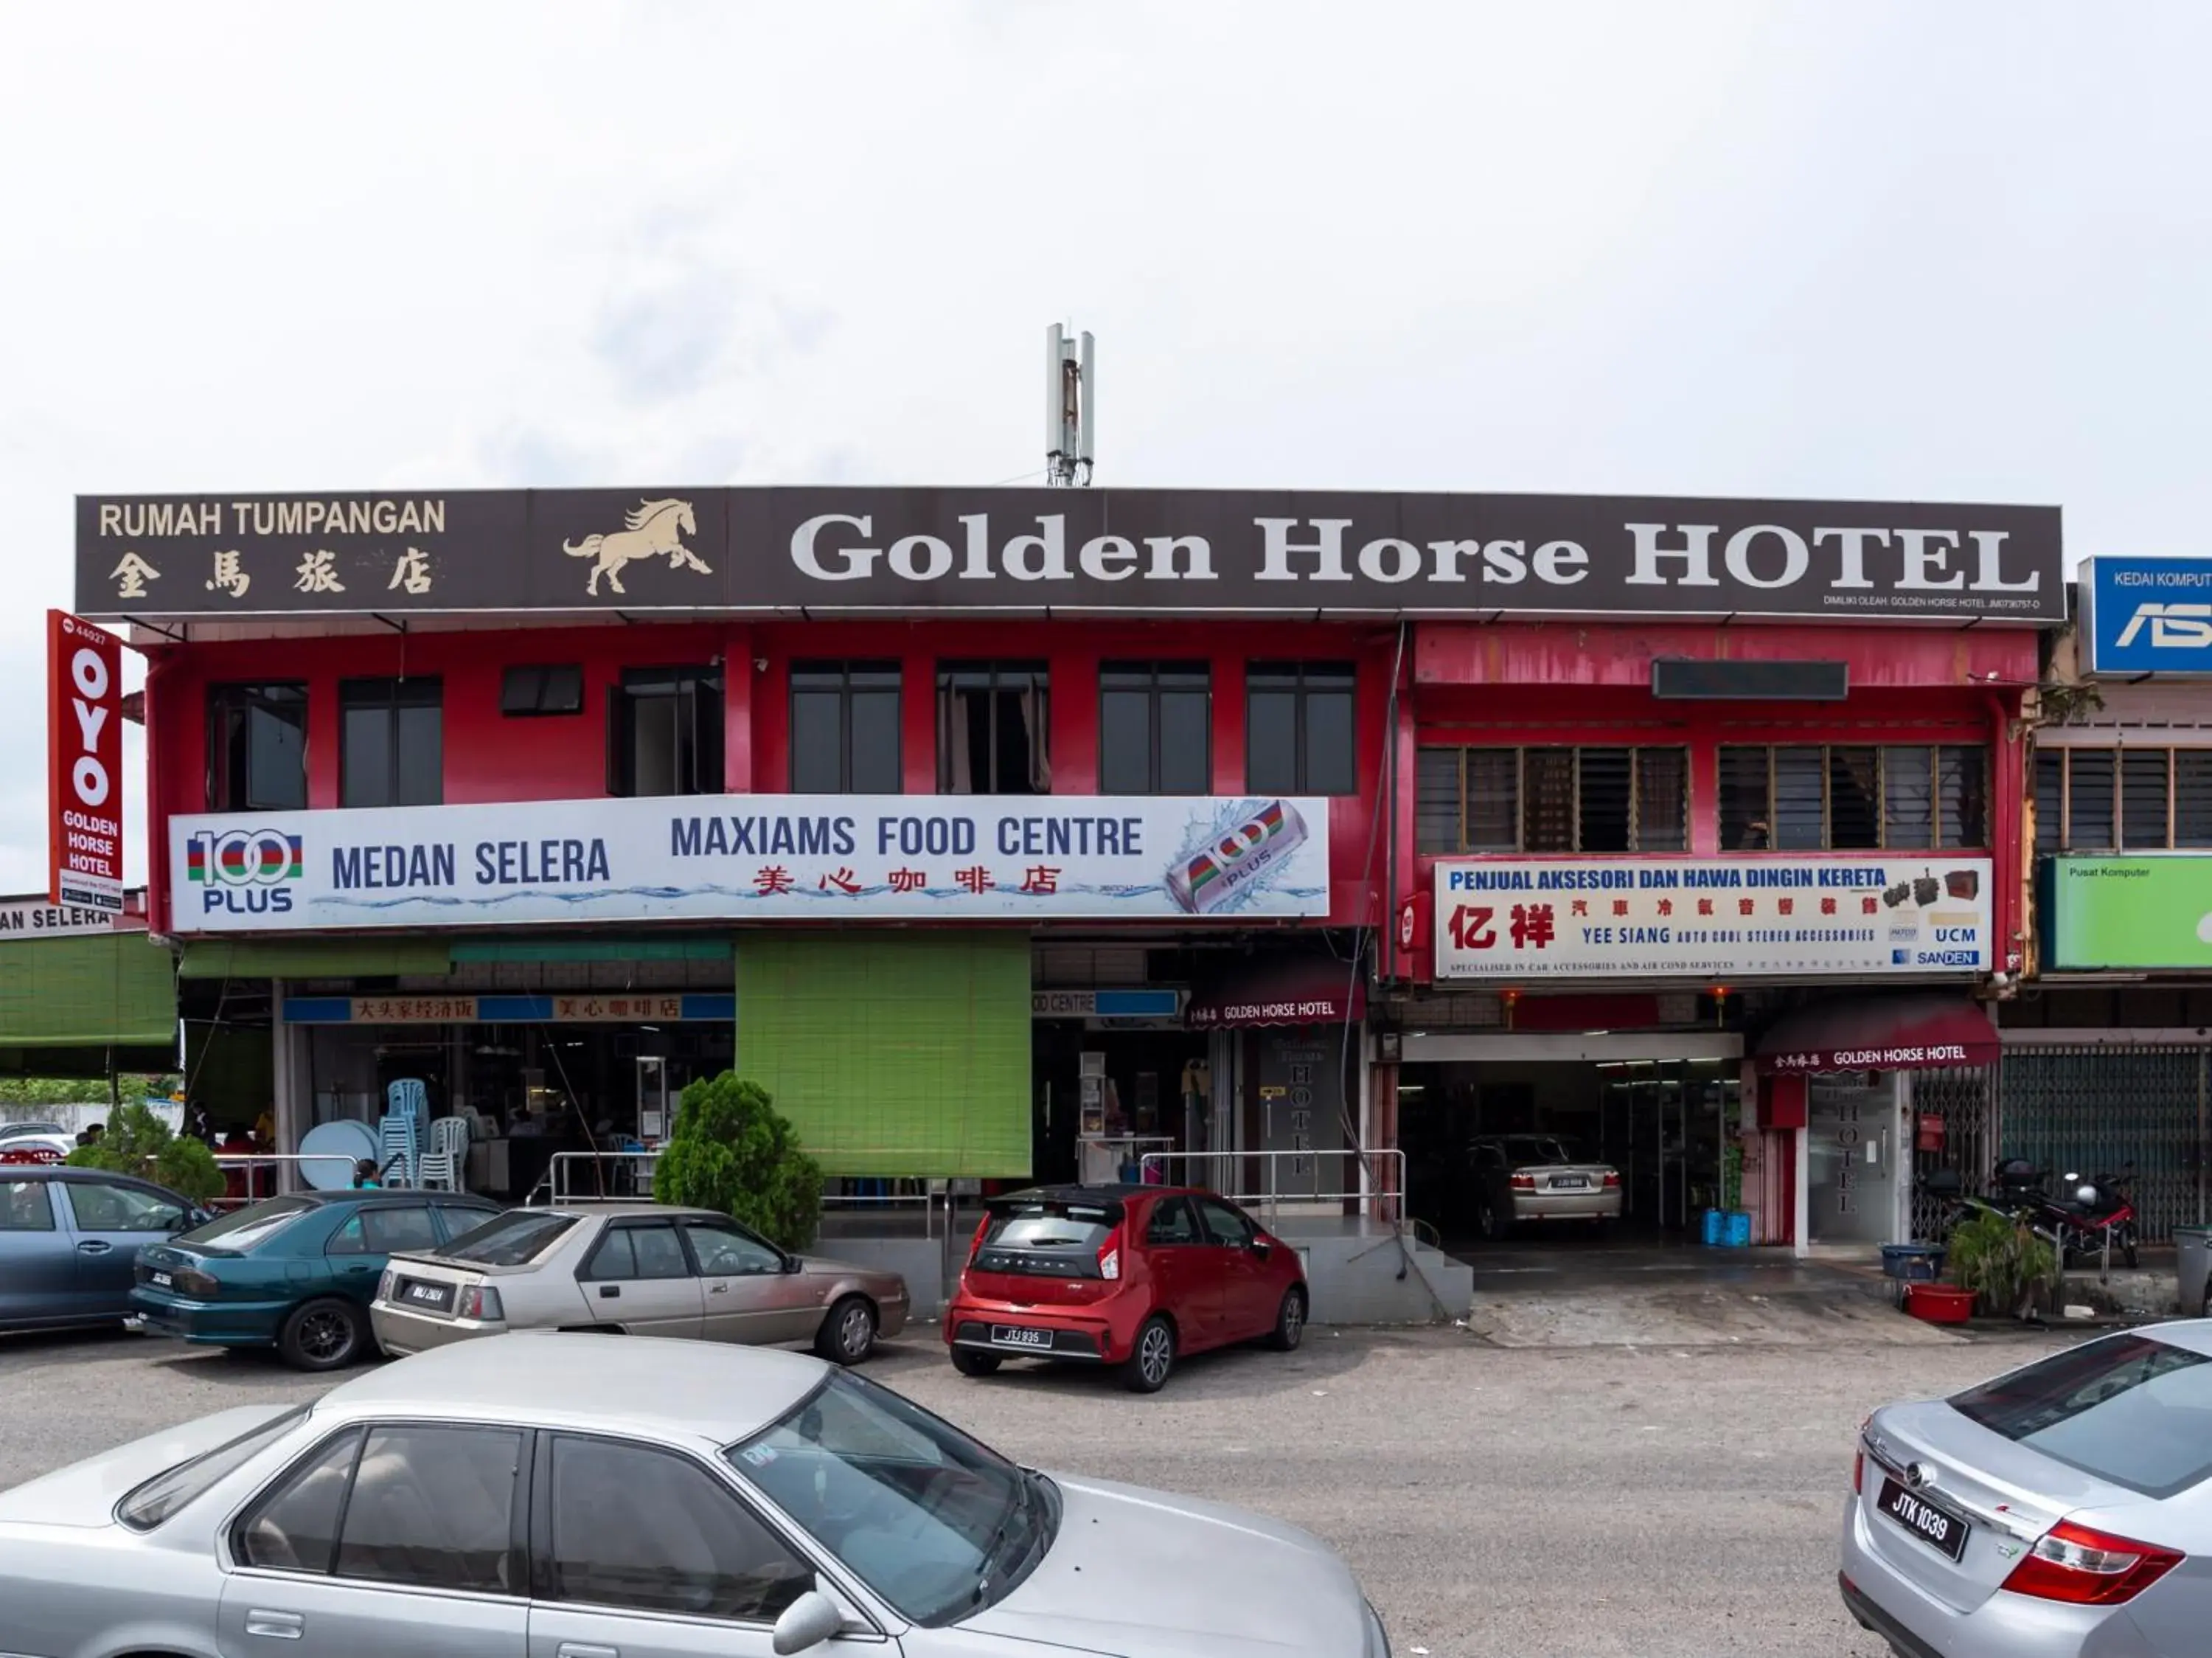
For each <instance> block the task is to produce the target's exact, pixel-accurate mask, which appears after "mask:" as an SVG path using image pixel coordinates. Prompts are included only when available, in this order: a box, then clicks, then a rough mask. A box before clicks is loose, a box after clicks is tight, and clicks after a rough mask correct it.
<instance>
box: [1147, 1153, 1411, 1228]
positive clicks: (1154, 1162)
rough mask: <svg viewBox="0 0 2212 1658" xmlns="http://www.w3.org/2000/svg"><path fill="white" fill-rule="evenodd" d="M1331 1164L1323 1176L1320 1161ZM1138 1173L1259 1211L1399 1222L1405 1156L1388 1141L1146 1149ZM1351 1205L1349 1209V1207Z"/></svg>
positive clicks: (1270, 1218)
mask: <svg viewBox="0 0 2212 1658" xmlns="http://www.w3.org/2000/svg"><path fill="white" fill-rule="evenodd" d="M1324 1163H1328V1164H1330V1165H1333V1166H1334V1167H1333V1168H1332V1171H1331V1172H1330V1173H1328V1174H1327V1175H1324V1174H1323V1173H1322V1165H1323V1164H1324ZM1139 1169H1140V1171H1141V1175H1142V1178H1143V1179H1145V1180H1146V1181H1147V1182H1152V1181H1154V1180H1157V1181H1158V1182H1160V1183H1162V1184H1165V1185H1173V1186H1201V1187H1203V1188H1205V1189H1206V1190H1207V1191H1209V1192H1218V1193H1219V1194H1220V1195H1221V1196H1222V1197H1225V1198H1228V1199H1229V1200H1230V1201H1231V1203H1234V1204H1243V1206H1244V1207H1245V1208H1246V1209H1249V1210H1254V1211H1255V1212H1257V1213H1260V1214H1262V1215H1264V1216H1266V1217H1267V1219H1268V1221H1269V1222H1270V1223H1272V1222H1273V1220H1274V1219H1275V1218H1276V1217H1277V1216H1279V1215H1281V1213H1282V1212H1283V1211H1284V1210H1285V1209H1289V1210H1292V1211H1293V1212H1296V1211H1297V1210H1308V1211H1310V1212H1316V1213H1328V1212H1330V1211H1332V1210H1334V1211H1335V1212H1339V1213H1346V1212H1352V1213H1357V1214H1358V1216H1361V1217H1362V1218H1363V1219H1366V1220H1370V1221H1379V1222H1383V1224H1385V1225H1388V1226H1392V1227H1397V1226H1401V1225H1403V1224H1404V1221H1403V1214H1404V1208H1405V1201H1406V1195H1405V1194H1406V1154H1405V1153H1404V1152H1402V1151H1401V1150H1399V1149H1397V1148H1396V1147H1395V1146H1355V1147H1347V1148H1346V1149H1342V1150H1339V1151H1304V1150H1292V1151H1148V1152H1146V1154H1145V1155H1144V1157H1143V1158H1142V1160H1141V1161H1140V1162H1139ZM1353 1204H1357V1205H1358V1208H1357V1210H1352V1209H1351V1208H1350V1206H1351V1205H1353Z"/></svg>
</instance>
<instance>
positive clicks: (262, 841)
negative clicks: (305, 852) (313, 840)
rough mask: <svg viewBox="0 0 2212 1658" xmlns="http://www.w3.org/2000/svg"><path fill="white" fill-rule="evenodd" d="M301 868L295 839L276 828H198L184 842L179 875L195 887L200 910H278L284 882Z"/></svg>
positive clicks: (288, 903)
mask: <svg viewBox="0 0 2212 1658" xmlns="http://www.w3.org/2000/svg"><path fill="white" fill-rule="evenodd" d="M306 873H307V865H306V863H305V861H304V859H303V857H302V856H301V838H300V837H299V836H297V835H288V834H286V833H284V832H283V831H282V830H280V829H224V830H214V829H203V830H201V831H199V832H198V833H197V834H195V835H193V836H192V837H191V839H189V840H188V841H186V842H185V880H186V881H189V882H196V883H197V884H198V886H199V887H200V913H201V914H203V915H210V914H213V913H215V912H216V911H225V912H228V913H229V914H232V915H284V914H288V913H289V912H290V911H291V908H292V894H291V893H289V891H287V890H286V887H287V886H288V885H289V883H290V882H292V881H297V880H299V879H300V877H301V875H304V874H306Z"/></svg>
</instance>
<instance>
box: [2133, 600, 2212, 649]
mask: <svg viewBox="0 0 2212 1658" xmlns="http://www.w3.org/2000/svg"><path fill="white" fill-rule="evenodd" d="M2146 623H2148V625H2149V627H2150V647H2151V649H2153V650H2203V649H2207V648H2208V647H2212V604H2203V605H2162V604H2160V603H2158V602H2157V601H2156V600H2152V601H2150V602H2148V603H2146V604H2140V605H2137V606H2136V613H2135V614H2134V615H2132V616H2130V617H2129V618H2128V625H2126V626H2125V627H2124V628H2122V629H2121V630H2120V637H2118V638H2117V639H2115V640H2114V641H2113V642H2112V643H2114V644H2115V645H2131V644H2133V643H2135V642H2136V636H2137V635H2138V634H2140V633H2142V631H2143V627H2144V625H2145V624H2146Z"/></svg>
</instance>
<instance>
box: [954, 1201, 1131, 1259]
mask: <svg viewBox="0 0 2212 1658" xmlns="http://www.w3.org/2000/svg"><path fill="white" fill-rule="evenodd" d="M1120 1218H1121V1216H1119V1215H1116V1214H1113V1213H1111V1212H1109V1210H1104V1209H1101V1208H1098V1207H1097V1206H1095V1205H1091V1204H1024V1205H1023V1206H1022V1207H1021V1208H1019V1209H1004V1210H1001V1209H994V1210H992V1211H991V1223H990V1224H989V1225H988V1226H987V1227H986V1228H984V1229H983V1241H984V1243H985V1244H986V1245H987V1247H991V1248H993V1249H1048V1250H1060V1249H1065V1250H1070V1251H1079V1250H1085V1249H1094V1250H1095V1249H1097V1247H1098V1246H1099V1245H1101V1244H1103V1243H1104V1242H1105V1241H1106V1234H1108V1233H1109V1231H1111V1230H1112V1229H1113V1228H1114V1223H1115V1222H1116V1221H1118V1220H1119V1219H1120Z"/></svg>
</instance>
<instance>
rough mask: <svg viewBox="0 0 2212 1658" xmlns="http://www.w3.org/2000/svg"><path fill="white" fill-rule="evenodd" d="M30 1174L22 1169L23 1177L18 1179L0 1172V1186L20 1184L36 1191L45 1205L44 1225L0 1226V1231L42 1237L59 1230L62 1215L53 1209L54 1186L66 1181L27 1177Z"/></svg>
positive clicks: (27, 1170)
mask: <svg viewBox="0 0 2212 1658" xmlns="http://www.w3.org/2000/svg"><path fill="white" fill-rule="evenodd" d="M31 1174H32V1171H31V1170H29V1169H25V1170H24V1171H23V1175H24V1177H25V1178H20V1179H19V1178H13V1177H10V1176H8V1175H6V1174H0V1186H22V1187H24V1188H26V1189H27V1190H33V1191H36V1192H38V1193H39V1195H40V1198H42V1199H43V1200H44V1201H45V1203H46V1224H45V1225H44V1226H0V1232H21V1233H25V1234H30V1235H33V1236H40V1237H43V1236H44V1235H45V1234H47V1233H49V1232H59V1231H60V1230H61V1229H62V1217H61V1216H59V1215H58V1213H56V1212H55V1210H54V1188H55V1187H56V1186H62V1185H65V1184H66V1182H64V1181H61V1180H46V1179H34V1178H29V1177H30V1176H31Z"/></svg>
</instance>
